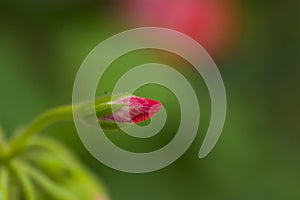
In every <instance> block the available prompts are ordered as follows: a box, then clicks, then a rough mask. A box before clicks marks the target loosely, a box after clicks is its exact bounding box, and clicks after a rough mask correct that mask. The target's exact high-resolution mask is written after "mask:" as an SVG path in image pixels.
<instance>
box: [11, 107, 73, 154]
mask: <svg viewBox="0 0 300 200" xmlns="http://www.w3.org/2000/svg"><path fill="white" fill-rule="evenodd" d="M72 119H73V112H72V105H67V106H63V107H59V108H55V109H52V110H49V111H46V112H45V113H43V114H41V115H40V116H39V117H37V118H36V119H35V120H34V121H33V122H32V123H30V124H29V125H28V126H27V127H25V128H24V129H22V130H20V131H19V132H18V133H17V135H16V137H15V138H14V139H13V140H12V142H11V144H10V152H9V153H12V152H13V153H14V154H15V153H17V152H18V150H19V149H22V147H24V146H26V144H27V141H28V139H29V138H30V137H32V136H33V135H35V134H37V133H38V132H40V131H41V130H43V129H44V128H46V127H47V126H48V125H50V124H52V123H54V122H57V121H62V120H72ZM10 156H11V155H10Z"/></svg>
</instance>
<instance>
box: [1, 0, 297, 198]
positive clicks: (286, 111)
mask: <svg viewBox="0 0 300 200" xmlns="http://www.w3.org/2000/svg"><path fill="white" fill-rule="evenodd" d="M116 4H118V1H108V0H106V1H92V0H89V1H83V0H82V1H80V0H78V1H50V0H49V1H43V2H42V1H35V0H30V1H26V3H25V2H21V1H1V2H0V15H1V18H0V22H1V31H0V44H1V45H0V92H1V98H0V123H1V125H2V126H3V128H4V129H5V130H7V132H8V134H9V133H11V132H12V131H13V130H14V128H15V127H17V126H18V125H22V124H25V123H27V122H28V121H29V120H30V119H32V118H33V117H34V116H36V115H37V114H38V113H40V112H42V111H43V110H45V109H46V108H50V107H53V106H56V105H61V104H66V103H70V102H71V95H72V86H73V81H74V78H75V75H76V72H77V70H78V68H79V66H80V64H81V62H82V61H83V59H84V58H85V56H86V55H87V54H88V53H89V51H90V50H92V48H93V47H94V46H96V45H97V44H98V43H99V42H101V41H102V40H104V39H105V38H107V37H109V36H111V35H113V34H115V33H118V32H120V31H122V30H125V29H127V28H129V27H132V26H131V25H130V24H129V22H128V21H124V19H123V18H121V17H120V15H119V14H120V13H118V12H117V11H116V9H115V8H116ZM237 4H239V5H240V6H241V8H242V15H243V19H242V26H241V30H240V31H241V35H240V37H239V39H238V41H236V47H235V49H232V50H231V52H226V56H225V57H223V58H222V59H219V60H217V65H218V67H219V69H220V71H221V73H222V76H223V79H224V82H225V85H226V91H227V96H228V117H227V120H226V124H225V128H224V131H223V133H222V136H221V138H220V140H219V142H218V143H217V145H216V147H215V148H214V150H213V151H212V153H211V154H210V155H209V156H208V157H206V158H205V159H203V160H199V159H198V158H197V154H198V150H199V147H200V145H201V143H202V140H203V137H204V135H203V134H204V133H205V130H206V129H207V126H208V122H209V117H210V104H209V103H210V101H209V95H208V94H207V90H206V87H205V84H204V83H203V82H202V81H201V78H200V77H198V75H196V74H195V73H194V70H193V69H192V67H191V66H190V65H189V64H188V63H186V62H185V61H184V60H182V59H180V58H178V57H176V56H174V55H170V54H168V53H166V52H153V51H152V50H144V51H139V52H132V53H130V54H128V55H125V56H123V57H121V58H119V59H118V60H116V61H115V62H114V63H113V64H112V66H111V67H110V68H109V69H108V70H107V72H106V76H105V77H109V78H103V79H102V80H101V81H100V83H101V84H99V94H104V91H110V90H111V89H112V86H113V84H114V82H113V81H115V80H117V79H118V77H120V76H121V74H122V72H124V71H126V70H128V69H130V68H131V67H133V66H136V65H138V64H142V63H147V62H160V63H165V64H169V65H172V66H174V68H176V69H178V70H179V71H180V72H182V73H183V74H184V75H185V76H186V77H187V78H188V79H189V80H190V82H191V83H192V84H193V86H194V87H195V88H197V89H198V93H197V96H198V98H199V100H200V107H201V122H200V130H199V133H198V136H197V137H196V140H195V142H194V143H193V145H192V146H191V147H190V148H189V150H188V151H187V152H186V153H185V154H184V155H183V156H182V157H181V158H180V159H179V160H178V161H176V162H175V163H173V164H172V165H171V166H169V167H167V168H164V169H162V170H159V171H156V172H152V173H149V174H127V173H122V172H118V171H116V170H113V169H111V168H108V167H106V166H104V165H103V164H101V163H99V162H98V161H97V160H95V159H94V158H93V157H92V156H91V155H90V154H89V153H88V152H87V151H86V149H85V148H84V146H83V145H82V143H81V142H80V140H79V138H78V136H77V134H76V131H75V128H74V125H73V124H72V123H59V124H57V125H54V126H52V127H50V128H49V129H47V130H46V131H45V132H44V133H43V134H46V135H49V136H51V137H53V138H56V139H58V140H61V142H63V143H65V144H66V145H67V146H69V147H70V148H71V149H73V151H74V152H76V153H77V154H78V156H79V158H80V160H81V161H82V163H83V164H85V165H87V166H88V167H89V168H91V169H93V170H94V173H95V174H96V175H97V176H98V177H99V178H101V180H103V182H104V183H105V184H106V186H107V188H108V190H109V192H110V194H111V196H112V199H114V200H123V199H131V200H135V199H136V200H140V199H143V200H148V199H149V200H150V199H164V200H169V199H170V200H171V199H172V200H174V199H274V200H276V199H278V200H279V199H299V198H300V192H299V189H298V187H299V185H300V173H299V168H300V160H299V152H300V145H299V141H300V136H299V132H300V130H299V124H298V121H299V113H300V109H299V108H300V107H299V105H298V104H299V102H300V94H299V85H300V84H299V82H300V75H299V74H300V68H299V63H300V62H299V58H300V39H299V35H300V23H299V19H300V12H299V8H300V5H299V1H296V0H288V1H284V2H276V1H237ZM156 54H159V56H157V55H156ZM170 57H171V58H172V59H169V58H170ZM166 78H168V77H166ZM199 78H200V81H199ZM100 85H101V87H100ZM125 92H126V91H125ZM136 94H138V95H139V96H144V97H148V98H154V99H156V98H160V100H161V101H162V103H163V105H164V106H165V107H166V110H167V111H168V114H169V118H168V120H169V121H168V122H167V124H166V127H164V129H163V131H162V132H160V133H159V134H157V135H156V136H155V137H153V138H149V139H147V140H141V139H135V138H131V137H129V136H127V135H125V134H123V133H122V132H117V133H115V134H113V135H110V136H109V137H110V139H111V140H112V141H113V142H114V143H116V144H118V145H119V146H120V147H122V148H124V149H128V150H131V151H136V152H145V151H150V150H153V149H157V148H160V147H161V146H163V145H164V144H166V143H167V142H168V141H170V140H171V139H172V137H174V135H172V133H173V131H174V130H176V129H177V127H176V126H174V124H176V122H178V120H179V118H178V117H177V116H178V115H179V112H180V111H179V107H178V106H179V105H178V102H177V100H176V98H175V96H174V94H172V93H171V92H170V91H169V90H167V89H166V88H163V87H160V86H157V85H152V86H144V87H142V88H140V89H139V90H138V91H137V92H136Z"/></svg>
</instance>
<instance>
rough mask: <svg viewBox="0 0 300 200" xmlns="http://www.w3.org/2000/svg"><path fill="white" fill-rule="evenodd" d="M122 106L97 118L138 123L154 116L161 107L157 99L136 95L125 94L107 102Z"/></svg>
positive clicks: (104, 120) (106, 120) (105, 120)
mask: <svg viewBox="0 0 300 200" xmlns="http://www.w3.org/2000/svg"><path fill="white" fill-rule="evenodd" d="M109 103H110V104H111V106H112V107H113V106H114V105H120V104H122V105H123V106H122V107H121V108H119V109H118V110H116V111H114V112H113V113H112V114H110V115H107V116H104V117H101V118H99V120H100V122H104V123H105V122H117V123H134V124H136V123H139V122H142V121H145V120H147V119H149V118H151V117H152V116H154V115H155V114H156V113H157V112H158V111H159V110H160V108H161V107H162V104H161V103H160V102H158V101H155V100H152V99H147V98H141V97H137V96H125V97H122V98H120V99H117V100H113V101H111V102H109Z"/></svg>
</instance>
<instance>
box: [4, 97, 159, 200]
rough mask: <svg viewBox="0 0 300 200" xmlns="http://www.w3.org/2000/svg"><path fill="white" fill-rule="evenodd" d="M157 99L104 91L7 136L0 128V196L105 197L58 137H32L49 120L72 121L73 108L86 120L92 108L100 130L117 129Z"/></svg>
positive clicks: (143, 114)
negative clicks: (90, 100)
mask: <svg viewBox="0 0 300 200" xmlns="http://www.w3.org/2000/svg"><path fill="white" fill-rule="evenodd" d="M160 108H161V104H160V103H159V102H157V101H154V100H151V99H145V98H140V97H136V96H128V95H116V96H109V95H106V96H104V97H101V98H99V99H97V100H96V101H95V102H93V103H86V102H85V103H80V104H76V105H73V106H72V105H68V106H63V107H59V108H55V109H52V110H49V111H47V112H45V113H43V114H41V115H40V116H39V117H37V118H36V119H35V120H34V121H33V122H32V123H30V124H29V125H28V126H26V127H24V128H22V129H19V130H18V131H17V132H16V133H15V134H14V137H13V138H12V139H10V140H7V139H5V138H4V134H3V131H2V130H0V200H20V199H26V200H36V199H45V200H47V199H57V200H83V199H84V200H89V199H91V200H106V199H108V197H107V195H106V192H105V190H104V189H103V185H102V184H101V183H100V182H99V181H98V180H97V179H96V178H94V176H93V175H92V174H91V173H90V172H89V171H88V170H87V169H86V168H85V167H84V166H83V165H82V164H81V163H80V162H79V161H78V160H77V159H76V158H75V157H74V155H73V154H72V153H71V152H70V151H69V150H68V149H67V148H66V147H64V146H63V145H61V144H60V143H59V142H57V141H55V140H53V139H50V138H46V137H41V136H36V134H37V133H39V132H40V131H41V130H43V129H44V128H46V127H47V126H48V125H50V124H51V123H54V122H57V121H61V120H72V119H73V112H74V109H75V110H76V111H78V112H80V113H82V119H83V120H86V121H87V122H88V121H89V118H90V116H92V115H93V114H94V113H96V116H97V118H98V121H99V123H100V125H101V127H102V128H103V129H106V130H114V129H118V125H117V122H118V124H119V125H122V126H128V125H131V124H134V123H138V122H141V121H144V120H146V119H148V118H149V117H151V116H153V115H154V114H155V113H156V112H157V111H158V110H159V109H160Z"/></svg>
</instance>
